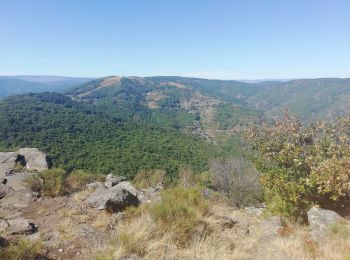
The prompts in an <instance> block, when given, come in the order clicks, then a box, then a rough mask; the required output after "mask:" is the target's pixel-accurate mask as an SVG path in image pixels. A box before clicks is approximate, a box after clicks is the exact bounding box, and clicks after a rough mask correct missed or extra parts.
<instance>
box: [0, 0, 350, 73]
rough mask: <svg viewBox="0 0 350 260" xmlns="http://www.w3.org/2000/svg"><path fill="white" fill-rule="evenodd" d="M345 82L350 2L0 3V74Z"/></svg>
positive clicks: (85, 0)
mask: <svg viewBox="0 0 350 260" xmlns="http://www.w3.org/2000/svg"><path fill="white" fill-rule="evenodd" d="M5 74H6V75H9V74H11V75H16V74H17V75H18V74H31V75H33V74H36V75H38V74H41V75H67V76H105V75H137V76H149V75H182V76H198V77H207V78H225V79H227V78H229V79H262V78H265V79H266V78H302V77H303V78H304V77H308V78H310V77H350V1H349V0H237V1H235V0H227V1H225V0H211V1H209V0H192V1H191V0H143V1H142V0H138V1H137V0H124V1H118V0H110V1H108V0H57V1H55V0H31V1H29V0H22V1H19V0H0V75H5Z"/></svg>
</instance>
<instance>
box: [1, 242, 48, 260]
mask: <svg viewBox="0 0 350 260" xmlns="http://www.w3.org/2000/svg"><path fill="white" fill-rule="evenodd" d="M40 250H41V244H40V243H37V242H31V241H28V240H24V239H22V240H20V241H18V243H16V244H10V245H9V246H8V247H5V248H1V250H0V259H9V260H34V259H41V258H40V254H39V253H38V252H39V251H40Z"/></svg>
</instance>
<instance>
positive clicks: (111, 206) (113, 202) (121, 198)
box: [106, 188, 140, 212]
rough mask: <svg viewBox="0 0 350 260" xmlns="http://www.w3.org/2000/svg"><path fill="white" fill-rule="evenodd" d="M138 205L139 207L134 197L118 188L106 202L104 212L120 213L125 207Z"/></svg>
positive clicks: (138, 202) (137, 200)
mask: <svg viewBox="0 0 350 260" xmlns="http://www.w3.org/2000/svg"><path fill="white" fill-rule="evenodd" d="M138 205H140V201H139V199H138V198H137V197H136V196H135V195H133V194H131V193H130V192H129V191H127V190H126V189H123V188H120V189H118V190H117V191H116V193H115V194H114V196H113V197H112V198H110V199H108V200H107V202H106V210H107V211H110V212H121V211H123V210H124V209H125V208H126V207H130V206H134V207H137V206H138Z"/></svg>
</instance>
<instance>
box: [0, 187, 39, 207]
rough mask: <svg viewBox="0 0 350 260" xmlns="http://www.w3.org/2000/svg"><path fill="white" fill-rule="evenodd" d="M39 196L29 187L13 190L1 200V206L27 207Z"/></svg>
mask: <svg viewBox="0 0 350 260" xmlns="http://www.w3.org/2000/svg"><path fill="white" fill-rule="evenodd" d="M36 197H37V194H35V193H34V192H32V191H30V190H29V189H23V190H17V191H12V192H10V193H8V194H7V195H6V197H4V198H3V199H1V200H0V207H14V208H18V209H21V208H26V207H28V206H29V204H30V203H31V202H32V201H33V199H35V198H36Z"/></svg>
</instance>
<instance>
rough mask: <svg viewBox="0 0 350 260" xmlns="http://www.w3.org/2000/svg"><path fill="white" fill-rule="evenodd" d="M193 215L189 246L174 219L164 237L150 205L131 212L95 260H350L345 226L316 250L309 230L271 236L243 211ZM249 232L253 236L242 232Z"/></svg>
mask: <svg viewBox="0 0 350 260" xmlns="http://www.w3.org/2000/svg"><path fill="white" fill-rule="evenodd" d="M170 210H172V209H170ZM194 210H195V215H196V217H197V220H199V222H198V223H200V224H199V225H197V226H194V227H193V228H194V229H193V230H192V231H193V232H191V236H190V237H189V240H188V241H187V243H184V244H182V243H180V244H179V243H178V235H179V233H178V230H176V228H177V225H175V226H172V228H170V227H171V223H172V221H173V219H171V221H170V222H169V223H168V224H169V226H168V227H167V228H166V229H165V230H166V231H165V230H162V229H164V224H165V222H164V223H162V222H160V223H159V222H158V221H159V220H157V218H155V217H154V215H153V214H152V205H151V206H150V205H148V206H147V207H144V208H141V209H139V210H137V209H129V210H128V211H127V214H126V216H128V217H125V218H124V220H123V221H122V223H120V224H119V226H118V230H119V233H118V238H117V240H116V241H113V243H111V244H110V245H107V246H105V247H104V248H101V249H100V250H98V251H97V252H95V256H96V259H121V258H123V257H126V256H130V255H138V256H140V257H142V258H143V259H150V260H153V259H155V260H160V259H169V260H170V259H174V260H175V259H185V260H187V259H188V260H193V259H194V260H196V259H200V260H202V259H203V260H209V259H210V260H212V259H220V260H222V259H264V260H270V259H271V260H272V259H292V260H294V259H295V260H297V259H298V260H299V259H306V260H309V259H310V260H311V259H350V258H349V256H350V229H349V226H347V225H336V226H332V227H331V228H330V231H329V232H330V235H329V238H328V240H327V241H325V242H324V243H322V244H321V245H317V244H316V243H315V242H314V241H312V240H311V239H310V237H309V229H308V227H307V226H302V225H298V224H295V223H288V224H287V225H286V226H285V227H284V228H283V229H281V230H280V232H279V234H278V235H269V236H267V235H266V234H264V233H262V231H261V230H260V231H259V229H257V228H256V227H258V226H259V225H258V224H259V223H260V222H261V221H262V219H260V218H259V217H256V216H253V215H249V214H248V213H247V212H246V211H245V210H234V209H233V208H231V207H229V206H227V205H226V204H223V203H221V204H217V205H212V206H210V207H209V211H208V212H205V213H204V212H202V211H201V210H199V209H198V208H196V207H194ZM201 212H202V213H201ZM224 217H232V218H234V219H238V220H239V222H240V224H237V225H236V226H234V227H232V228H228V227H223V225H222V219H224ZM180 219H181V217H180ZM245 227H247V228H249V230H251V231H250V232H249V233H245V232H240V229H243V230H244V228H245ZM208 230H209V232H208ZM185 238H186V239H188V237H186V236H185Z"/></svg>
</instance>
